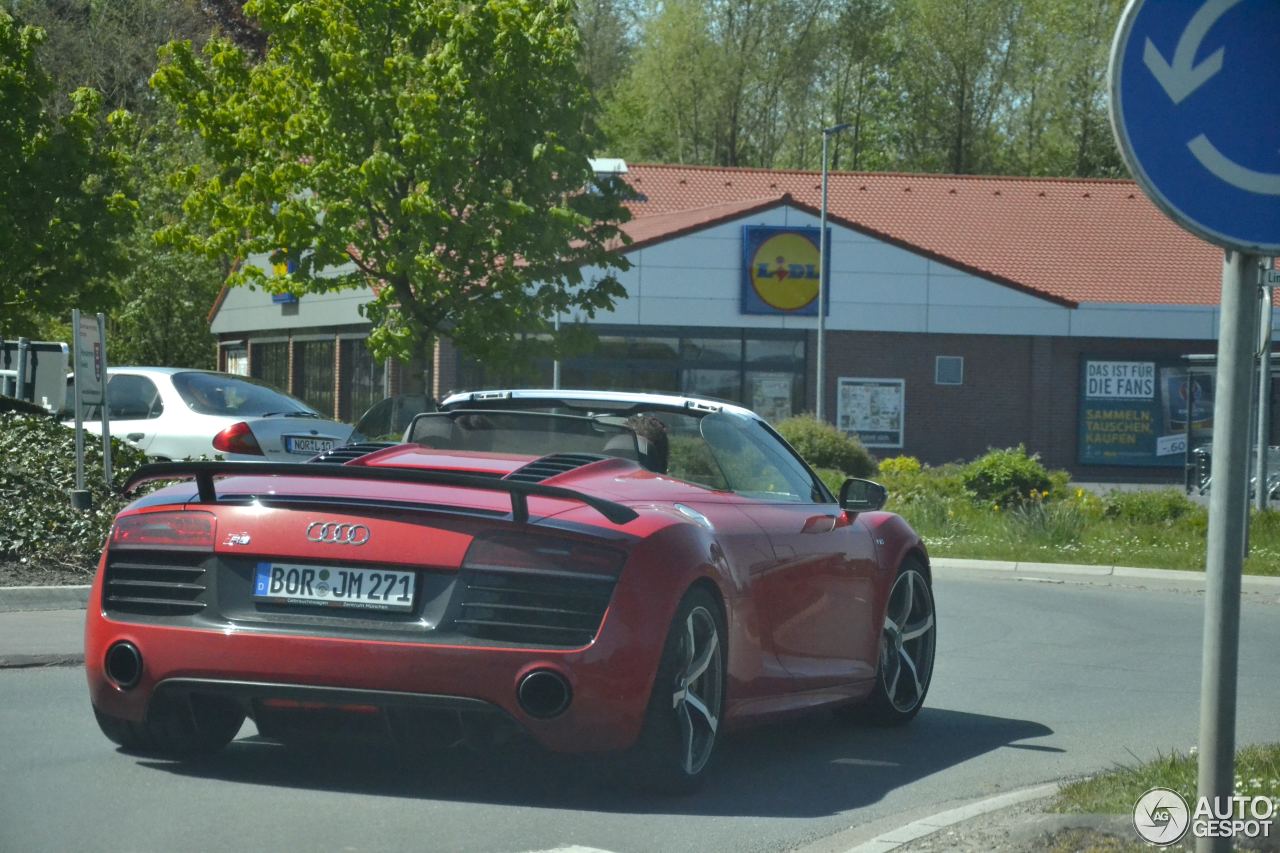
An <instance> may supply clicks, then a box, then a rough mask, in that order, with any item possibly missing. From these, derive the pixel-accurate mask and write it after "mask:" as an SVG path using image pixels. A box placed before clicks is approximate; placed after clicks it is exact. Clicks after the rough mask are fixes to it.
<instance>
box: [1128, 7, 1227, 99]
mask: <svg viewBox="0 0 1280 853" xmlns="http://www.w3.org/2000/svg"><path fill="white" fill-rule="evenodd" d="M1239 2H1240V0H1209V2H1208V3H1205V4H1204V5H1203V6H1201V7H1200V9H1199V11H1197V12H1196V13H1195V14H1194V15H1192V16H1191V21H1190V23H1188V24H1187V28H1186V29H1185V30H1183V31H1182V36H1181V37H1180V38H1179V39H1178V46H1177V47H1176V48H1175V49H1174V51H1173V63H1172V64H1170V63H1168V62H1166V61H1165V58H1164V55H1163V54H1161V53H1160V51H1159V49H1158V48H1156V46H1155V44H1153V43H1152V41H1151V39H1147V44H1146V47H1145V48H1144V49H1143V51H1142V61H1143V62H1144V63H1145V64H1146V66H1147V68H1149V69H1150V70H1151V74H1152V75H1153V76H1154V77H1155V78H1156V80H1157V81H1158V82H1159V83H1160V85H1161V87H1163V88H1164V91H1165V94H1167V95H1168V96H1169V99H1170V100H1171V101H1173V102H1174V103H1175V104H1180V103H1182V102H1183V101H1184V100H1186V99H1187V97H1188V96H1189V95H1190V94H1191V93H1192V92H1194V91H1195V90H1196V89H1199V88H1200V87H1201V86H1203V85H1204V84H1205V83H1206V82H1208V80H1209V78H1210V77H1212V76H1213V75H1215V74H1217V73H1218V72H1219V71H1221V70H1222V57H1223V55H1224V53H1225V52H1226V49H1225V48H1221V47H1220V48H1218V49H1217V50H1215V51H1214V52H1213V53H1212V54H1210V55H1209V56H1208V57H1206V58H1205V59H1204V60H1203V61H1202V62H1201V63H1200V64H1199V65H1196V64H1194V63H1195V59H1196V54H1197V53H1198V52H1199V51H1200V44H1201V42H1203V41H1204V37H1205V36H1206V35H1208V34H1209V30H1210V29H1211V28H1212V27H1213V25H1214V24H1216V23H1217V22H1218V19H1219V18H1221V17H1222V16H1223V15H1225V14H1226V13H1227V11H1228V10H1229V9H1230V8H1231V7H1232V6H1235V5H1236V4H1237V3H1239Z"/></svg>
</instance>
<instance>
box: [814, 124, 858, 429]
mask: <svg viewBox="0 0 1280 853" xmlns="http://www.w3.org/2000/svg"><path fill="white" fill-rule="evenodd" d="M850 127H851V125H849V124H837V125H835V126H834V127H824V128H823V129H822V214H821V216H820V217H819V218H820V220H821V222H820V224H819V226H818V411H817V414H818V420H819V421H824V420H826V405H825V403H826V396H827V393H826V392H827V342H826V338H827V280H828V279H827V140H829V139H830V138H831V137H832V136H835V135H836V134H837V133H839V132H840V131H842V130H848V129H849V128H850Z"/></svg>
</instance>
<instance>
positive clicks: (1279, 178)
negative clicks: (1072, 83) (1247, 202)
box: [1142, 0, 1280, 195]
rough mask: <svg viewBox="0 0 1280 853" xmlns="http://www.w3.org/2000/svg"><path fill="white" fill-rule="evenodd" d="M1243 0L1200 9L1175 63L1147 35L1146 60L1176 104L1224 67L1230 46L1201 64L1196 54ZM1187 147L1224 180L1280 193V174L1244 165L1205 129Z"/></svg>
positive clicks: (1217, 0)
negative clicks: (1219, 146) (1222, 18)
mask: <svg viewBox="0 0 1280 853" xmlns="http://www.w3.org/2000/svg"><path fill="white" fill-rule="evenodd" d="M1239 3H1240V0H1208V2H1207V3H1205V4H1204V5H1203V6H1201V7H1200V8H1199V9H1197V10H1196V13H1195V14H1194V15H1192V16H1191V20H1190V21H1189V22H1188V23H1187V26H1186V29H1184V30H1183V31H1182V35H1181V36H1179V37H1178V46H1177V47H1176V48H1174V51H1173V62H1172V63H1170V62H1167V61H1166V60H1165V58H1164V54H1162V53H1160V50H1159V48H1157V47H1156V46H1155V43H1154V42H1152V41H1151V39H1147V43H1146V45H1145V46H1144V48H1143V51H1142V61H1143V63H1144V64H1145V65H1146V66H1147V69H1148V70H1149V71H1150V72H1151V75H1152V76H1153V77H1155V78H1156V82H1158V83H1159V84H1160V86H1161V88H1163V89H1164V92H1165V94H1166V95H1168V96H1169V100H1171V101H1173V103H1174V104H1175V105H1177V104H1180V103H1182V102H1183V101H1184V100H1186V99H1187V98H1188V97H1189V96H1190V95H1191V93H1192V92H1194V91H1195V90H1196V89H1199V88H1200V87H1201V86H1203V85H1204V84H1205V83H1207V82H1208V81H1209V79H1210V78H1211V77H1213V75H1215V74H1217V73H1218V72H1219V71H1221V70H1222V59H1223V57H1224V56H1225V55H1226V48H1222V47H1220V48H1218V49H1217V50H1215V51H1214V52H1213V53H1211V54H1209V56H1207V57H1205V58H1204V59H1203V60H1201V61H1200V63H1199V64H1198V65H1197V64H1195V59H1196V54H1197V53H1199V52H1200V45H1201V44H1202V43H1203V42H1204V37H1205V36H1206V35H1208V34H1209V30H1210V29H1212V28H1213V25H1214V24H1216V23H1217V22H1218V19H1219V18H1221V17H1222V16H1223V15H1225V14H1226V13H1227V12H1228V11H1230V10H1231V7H1233V6H1236V5H1238V4H1239ZM1187 147H1188V148H1189V149H1191V154H1192V156H1194V157H1195V158H1196V159H1197V160H1199V161H1200V165H1201V166H1204V167H1205V168H1206V169H1208V170H1209V173H1210V174H1211V175H1213V176H1214V177H1216V178H1217V179H1218V180H1220V181H1222V182H1223V183H1225V184H1230V185H1231V186H1233V187H1235V188H1236V189H1241V190H1244V191H1245V192H1251V193H1256V194H1258V195H1280V175H1277V174H1274V173H1272V172H1259V171H1258V170H1256V169H1250V168H1248V167H1247V166H1241V165H1240V164H1239V163H1237V162H1236V161H1234V160H1232V159H1231V158H1230V157H1228V156H1227V155H1225V154H1223V153H1222V152H1221V151H1219V150H1218V148H1217V146H1216V145H1214V144H1213V143H1212V142H1210V141H1209V137H1207V136H1205V135H1204V134H1203V133H1201V134H1200V135H1198V136H1197V137H1196V138H1195V139H1192V140H1191V141H1190V142H1188V143H1187Z"/></svg>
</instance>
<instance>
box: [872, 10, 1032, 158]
mask: <svg viewBox="0 0 1280 853" xmlns="http://www.w3.org/2000/svg"><path fill="white" fill-rule="evenodd" d="M897 13H898V14H897V23H896V27H895V31H896V37H897V42H898V48H897V51H898V54H899V56H900V62H899V63H898V65H897V73H896V75H895V81H894V84H895V86H896V88H897V89H898V90H899V91H900V92H901V96H900V100H899V104H900V112H899V115H898V117H897V118H896V119H895V125H896V126H897V132H898V142H897V145H898V146H899V153H900V156H901V158H902V160H903V161H904V162H903V166H905V167H906V168H908V169H913V170H922V171H927V172H936V171H944V172H950V173H952V174H974V173H977V174H982V173H990V172H993V171H996V170H997V165H998V152H999V150H1000V147H1001V138H1000V134H999V130H998V119H999V117H1000V116H1001V115H1002V114H1003V113H1004V112H1005V111H1006V110H1007V109H1009V108H1011V107H1010V105H1011V98H1010V91H1011V90H1010V80H1011V77H1012V66H1013V62H1014V59H1015V56H1016V55H1017V53H1018V51H1019V50H1020V49H1021V47H1022V36H1023V21H1024V7H1023V3H1022V0H900V2H899V3H898V5H897Z"/></svg>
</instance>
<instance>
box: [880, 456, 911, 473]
mask: <svg viewBox="0 0 1280 853" xmlns="http://www.w3.org/2000/svg"><path fill="white" fill-rule="evenodd" d="M920 470H921V466H920V460H919V459H917V458H915V457H914V456H890V457H889V458H888V459H881V460H880V476H881V477H900V476H902V475H904V474H919V473H920Z"/></svg>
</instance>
